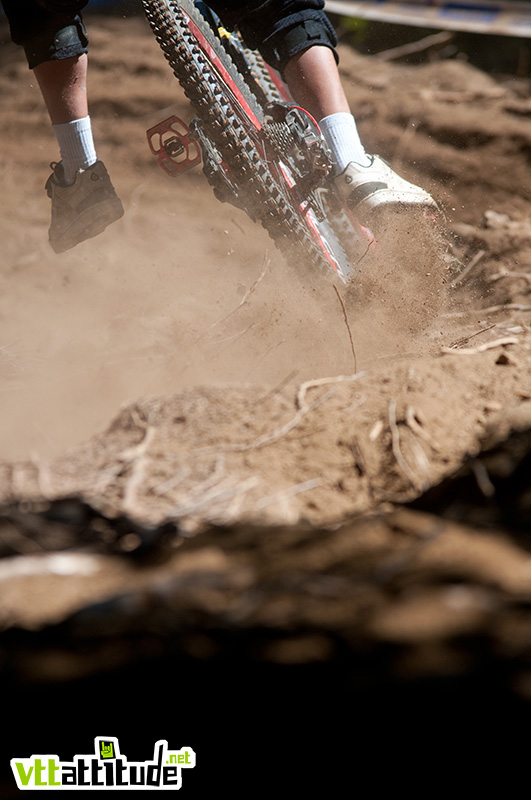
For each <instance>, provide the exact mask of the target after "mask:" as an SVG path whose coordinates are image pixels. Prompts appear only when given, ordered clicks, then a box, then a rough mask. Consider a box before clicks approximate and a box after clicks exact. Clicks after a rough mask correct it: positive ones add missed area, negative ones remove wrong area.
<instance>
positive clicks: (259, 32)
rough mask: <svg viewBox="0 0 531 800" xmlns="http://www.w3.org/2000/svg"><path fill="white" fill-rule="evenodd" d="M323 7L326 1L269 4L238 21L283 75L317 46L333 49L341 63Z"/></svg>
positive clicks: (276, 0) (292, 0)
mask: <svg viewBox="0 0 531 800" xmlns="http://www.w3.org/2000/svg"><path fill="white" fill-rule="evenodd" d="M323 5H324V3H323V2H322V0H269V2H266V3H264V4H262V5H260V6H259V8H258V9H256V10H254V13H251V14H249V15H246V16H244V18H243V19H240V20H238V23H239V27H240V31H241V33H242V36H243V37H244V39H245V41H246V42H247V43H248V45H249V47H252V48H256V49H258V50H260V52H261V53H262V55H263V57H264V58H265V60H266V61H267V62H268V64H271V66H272V67H275V69H277V70H278V71H279V72H281V73H282V72H283V70H284V67H285V66H286V64H287V63H288V61H290V60H291V59H292V58H293V56H296V55H297V54H298V53H302V52H303V51H304V50H307V49H308V48H309V47H313V46H314V45H322V46H325V47H329V48H330V49H331V50H332V51H333V52H334V56H335V58H336V61H337V54H336V51H335V46H336V45H337V36H336V33H335V30H334V27H333V25H332V23H331V22H330V20H329V19H328V17H327V16H326V14H325V13H324V12H323V11H322V8H323Z"/></svg>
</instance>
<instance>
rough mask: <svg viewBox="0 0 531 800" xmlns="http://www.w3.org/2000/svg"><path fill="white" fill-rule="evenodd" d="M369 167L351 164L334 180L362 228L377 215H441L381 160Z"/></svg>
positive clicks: (430, 201)
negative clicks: (414, 212)
mask: <svg viewBox="0 0 531 800" xmlns="http://www.w3.org/2000/svg"><path fill="white" fill-rule="evenodd" d="M371 159H372V161H371V163H370V164H369V166H368V167H362V166H361V164H356V162H355V161H351V162H350V164H349V165H348V166H347V167H346V168H345V169H344V170H343V172H342V173H341V174H340V175H338V176H337V177H336V178H335V179H334V183H335V186H336V188H337V190H338V192H339V194H340V195H341V197H342V198H343V200H345V202H346V203H347V205H348V207H349V208H350V209H351V211H353V212H354V214H355V215H356V218H357V219H358V221H359V222H360V223H361V224H362V225H369V226H370V223H371V220H372V219H373V215H374V212H375V211H379V210H384V209H385V210H391V211H393V210H395V211H400V210H403V209H406V208H418V209H421V210H427V211H429V212H432V213H433V212H435V213H436V212H438V211H439V208H438V206H437V203H436V202H435V200H434V199H433V198H432V197H431V196H430V195H429V194H428V192H425V191H424V189H421V188H420V187H418V186H415V185H414V184H413V183H409V182H408V181H406V180H404V179H403V178H401V177H400V176H399V175H397V174H396V172H393V170H392V169H391V167H390V166H388V164H386V163H385V161H383V159H381V158H380V157H379V156H371Z"/></svg>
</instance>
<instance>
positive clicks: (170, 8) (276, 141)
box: [142, 0, 374, 284]
mask: <svg viewBox="0 0 531 800" xmlns="http://www.w3.org/2000/svg"><path fill="white" fill-rule="evenodd" d="M142 4H143V7H144V12H145V14H146V17H147V19H148V21H149V23H150V25H151V28H152V30H153V32H154V34H155V36H156V39H157V41H158V43H159V45H160V47H161V49H162V51H163V53H164V55H165V57H166V59H167V60H168V62H169V64H170V66H171V68H172V70H173V72H174V74H175V76H176V78H177V80H178V81H179V83H180V85H181V86H182V88H183V90H184V92H185V94H186V96H187V97H188V99H189V100H190V103H191V105H192V107H193V109H194V111H195V113H196V114H197V118H196V119H194V120H193V121H192V123H191V124H190V125H187V124H186V123H185V122H184V121H183V120H181V119H180V118H179V117H177V116H171V117H169V118H168V119H165V120H163V121H161V122H160V123H159V124H158V125H155V126H153V127H152V128H150V129H149V130H148V132H147V137H148V143H149V146H150V149H151V151H152V153H153V155H154V156H155V157H156V158H157V161H158V163H159V164H160V166H161V167H162V169H163V170H164V171H165V172H166V173H167V174H169V175H171V176H174V177H176V176H179V175H181V174H182V173H183V172H185V171H186V170H188V169H191V168H193V167H195V166H197V165H198V164H200V163H201V161H202V164H203V172H204V174H205V176H206V178H207V180H208V182H209V183H210V185H211V186H212V188H213V190H214V194H215V195H216V197H217V198H218V199H219V200H221V201H222V202H228V203H232V204H233V205H234V206H236V207H238V208H240V209H243V210H244V211H245V212H246V213H247V215H248V216H249V217H250V218H251V219H252V220H254V221H257V222H260V223H261V224H262V225H263V227H264V228H265V229H266V230H267V231H268V233H269V235H270V236H271V237H272V239H273V240H274V242H275V244H276V245H277V246H278V247H279V249H280V250H281V251H282V252H283V253H284V255H285V256H286V258H287V259H288V261H290V262H294V261H295V262H297V263H301V264H302V265H303V266H304V267H308V266H309V265H311V266H312V267H313V268H314V269H317V270H320V271H321V272H324V273H327V274H328V275H329V276H330V277H332V278H333V279H334V278H335V279H339V280H340V281H341V282H342V283H344V284H349V283H350V282H351V281H352V278H353V277H354V275H355V271H356V264H357V263H358V262H359V261H360V260H361V259H363V257H364V256H365V254H366V253H367V252H368V250H369V249H370V248H371V246H372V245H373V244H374V238H373V236H372V234H371V232H370V231H369V230H368V229H367V228H364V227H362V226H361V225H359V224H358V223H357V222H356V220H355V218H354V217H353V216H352V214H351V212H350V211H349V210H348V209H347V208H346V207H344V206H343V204H342V202H341V201H340V199H339V197H338V195H337V194H336V192H335V190H334V187H333V183H332V179H331V175H332V162H331V155H330V152H329V150H328V148H327V146H326V144H325V142H324V139H323V137H322V135H321V132H320V130H319V127H318V125H317V123H316V121H315V120H314V119H313V118H312V117H311V115H310V114H309V113H308V112H307V111H305V110H304V109H303V108H301V107H300V106H297V105H296V104H295V103H294V102H293V101H292V100H291V98H290V95H289V91H288V89H287V87H286V86H285V85H284V83H283V81H282V80H281V78H280V76H279V75H278V74H277V73H276V72H275V71H274V70H272V69H271V68H270V67H269V65H267V64H266V62H265V61H264V60H263V59H262V57H261V56H260V55H259V53H257V52H256V51H252V50H250V49H249V48H248V47H246V46H245V44H244V42H243V41H242V39H241V38H240V37H239V35H238V34H237V33H235V32H232V31H228V30H226V28H224V27H223V24H222V22H221V20H220V19H219V17H217V15H216V14H215V13H214V11H213V10H212V9H211V8H209V7H208V5H206V4H205V3H203V2H200V1H199V0H142Z"/></svg>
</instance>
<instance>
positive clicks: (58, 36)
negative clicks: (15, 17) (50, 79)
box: [21, 17, 88, 69]
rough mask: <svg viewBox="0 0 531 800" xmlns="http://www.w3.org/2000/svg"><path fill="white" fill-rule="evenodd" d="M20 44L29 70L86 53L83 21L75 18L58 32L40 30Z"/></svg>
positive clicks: (86, 45)
mask: <svg viewBox="0 0 531 800" xmlns="http://www.w3.org/2000/svg"><path fill="white" fill-rule="evenodd" d="M21 44H22V45H23V47H24V50H25V52H26V58H27V59H28V65H29V67H30V69H33V68H34V67H37V66H38V65H39V64H42V63H43V61H56V60H59V59H62V58H71V57H73V56H80V55H82V54H83V53H88V36H87V31H86V30H85V26H84V25H83V21H82V20H81V18H80V17H76V18H75V19H74V21H73V22H71V23H70V25H64V26H63V27H60V28H59V29H58V30H57V29H56V28H55V26H54V27H53V30H51V29H48V30H44V31H43V30H41V31H39V32H38V33H37V34H36V35H35V34H33V35H32V36H29V37H28V38H27V39H25V40H24V41H23V42H21Z"/></svg>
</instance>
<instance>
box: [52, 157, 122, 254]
mask: <svg viewBox="0 0 531 800" xmlns="http://www.w3.org/2000/svg"><path fill="white" fill-rule="evenodd" d="M51 167H52V169H53V172H52V174H51V175H50V177H49V178H48V180H47V181H46V187H45V188H46V191H47V193H48V197H49V198H51V201H52V223H51V225H50V231H49V236H50V244H51V245H52V247H53V249H54V250H55V252H56V253H63V252H64V251H65V250H69V249H70V248H71V247H75V245H76V244H79V243H80V242H83V241H85V239H90V238H91V237H92V236H97V235H98V233H101V232H102V231H103V230H105V228H106V227H107V225H110V224H111V222H115V220H117V219H120V217H122V216H123V213H124V209H123V206H122V203H121V201H120V198H119V197H118V196H117V195H116V192H115V191H114V187H113V185H112V183H111V179H110V178H109V175H108V172H107V170H106V169H105V166H104V164H103V163H102V162H101V161H96V163H95V164H93V165H92V166H91V167H88V169H85V170H80V171H79V172H78V173H77V175H76V179H75V181H74V183H72V184H71V185H69V186H65V184H64V180H63V165H62V163H61V162H59V163H58V164H51Z"/></svg>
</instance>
